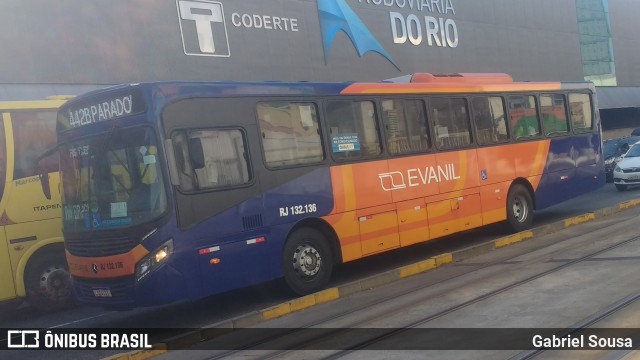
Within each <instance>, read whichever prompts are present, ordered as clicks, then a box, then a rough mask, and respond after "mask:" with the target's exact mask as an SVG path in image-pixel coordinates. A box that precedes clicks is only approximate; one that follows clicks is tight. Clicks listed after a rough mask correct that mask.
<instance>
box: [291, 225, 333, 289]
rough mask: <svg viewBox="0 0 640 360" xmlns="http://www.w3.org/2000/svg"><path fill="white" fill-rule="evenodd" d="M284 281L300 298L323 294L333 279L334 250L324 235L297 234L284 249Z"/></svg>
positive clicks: (301, 231)
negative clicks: (312, 294) (316, 293)
mask: <svg viewBox="0 0 640 360" xmlns="http://www.w3.org/2000/svg"><path fill="white" fill-rule="evenodd" d="M282 264H283V269H282V271H283V274H284V280H285V282H286V284H287V286H288V287H289V288H290V289H291V290H292V291H293V292H294V293H296V294H298V295H307V294H311V293H313V292H316V291H318V290H321V289H322V288H323V287H324V286H325V285H327V283H328V282H329V278H331V270H332V267H333V259H332V256H331V249H330V247H329V244H328V242H327V241H326V239H325V237H324V236H323V235H322V233H321V232H320V231H318V230H316V229H312V228H301V229H298V230H296V231H294V232H293V233H292V234H291V235H290V236H289V238H288V239H287V243H286V244H285V246H284V252H283V256H282Z"/></svg>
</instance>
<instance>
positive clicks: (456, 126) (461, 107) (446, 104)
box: [431, 98, 471, 149]
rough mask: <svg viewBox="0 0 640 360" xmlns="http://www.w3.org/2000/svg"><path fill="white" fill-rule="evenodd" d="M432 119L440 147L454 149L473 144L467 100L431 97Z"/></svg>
mask: <svg viewBox="0 0 640 360" xmlns="http://www.w3.org/2000/svg"><path fill="white" fill-rule="evenodd" d="M431 120H432V121H433V127H434V130H435V134H436V144H437V145H438V148H440V149H453V148H458V147H464V146H468V145H470V144H471V130H470V128H469V112H468V111H467V100H465V99H456V98H433V99H431Z"/></svg>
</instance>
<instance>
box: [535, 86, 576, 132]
mask: <svg viewBox="0 0 640 360" xmlns="http://www.w3.org/2000/svg"><path fill="white" fill-rule="evenodd" d="M540 110H541V111H542V124H543V126H544V134H545V135H546V136H554V135H563V134H566V133H568V132H569V122H568V121H567V110H566V104H565V100H564V95H562V94H551V95H540Z"/></svg>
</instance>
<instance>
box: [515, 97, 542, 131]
mask: <svg viewBox="0 0 640 360" xmlns="http://www.w3.org/2000/svg"><path fill="white" fill-rule="evenodd" d="M509 116H510V118H511V129H512V131H513V137H514V138H515V139H516V140H519V139H522V138H527V137H535V136H539V135H540V120H539V119H538V110H537V108H536V98H535V96H532V95H527V96H525V95H517V96H509Z"/></svg>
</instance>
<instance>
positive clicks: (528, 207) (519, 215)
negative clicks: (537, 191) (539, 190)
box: [507, 184, 533, 232]
mask: <svg viewBox="0 0 640 360" xmlns="http://www.w3.org/2000/svg"><path fill="white" fill-rule="evenodd" d="M507 222H508V224H509V227H510V228H511V230H512V231H514V232H518V231H523V230H526V229H528V228H530V227H531V225H532V224H533V199H532V198H531V193H530V192H529V190H528V189H527V188H526V187H525V186H523V185H520V184H515V185H513V187H512V188H511V190H509V195H508V196H507Z"/></svg>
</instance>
